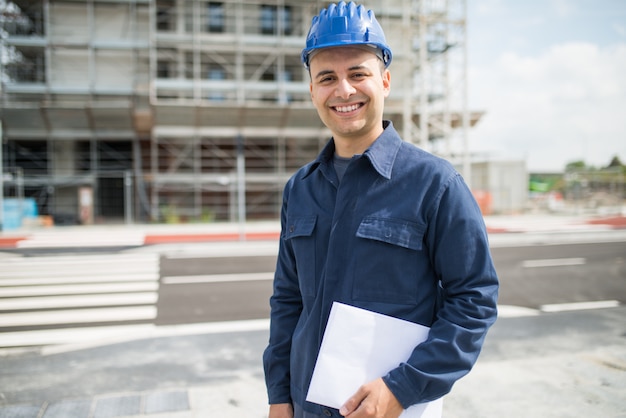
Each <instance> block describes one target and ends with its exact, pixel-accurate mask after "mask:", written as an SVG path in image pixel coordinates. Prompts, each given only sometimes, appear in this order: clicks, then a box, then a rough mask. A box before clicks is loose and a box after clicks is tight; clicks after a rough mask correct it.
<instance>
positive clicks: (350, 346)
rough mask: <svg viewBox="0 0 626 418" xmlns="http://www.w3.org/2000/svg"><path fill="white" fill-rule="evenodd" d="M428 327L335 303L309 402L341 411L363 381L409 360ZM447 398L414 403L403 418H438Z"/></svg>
mask: <svg viewBox="0 0 626 418" xmlns="http://www.w3.org/2000/svg"><path fill="white" fill-rule="evenodd" d="M429 330H430V328H428V327H425V326H423V325H419V324H415V323H413V322H409V321H405V320H402V319H398V318H393V317H391V316H387V315H382V314H379V313H376V312H371V311H368V310H366V309H361V308H356V307H354V306H350V305H345V304H343V303H338V302H334V303H333V306H332V307H331V310H330V316H329V318H328V324H327V325H326V331H325V332H324V337H323V339H322V345H321V347H320V352H319V355H318V358H317V362H316V363H315V369H314V370H313V377H312V379H311V385H310V387H309V392H308V394H307V397H306V400H307V401H309V402H313V403H317V404H320V405H325V406H328V407H331V408H336V409H339V408H340V407H341V406H342V405H343V404H344V403H345V402H346V401H347V400H348V398H350V397H351V396H352V395H354V393H355V392H356V391H357V390H358V388H359V387H361V385H363V384H365V383H367V382H370V381H372V380H375V379H377V378H379V377H382V376H384V375H386V374H387V373H388V372H389V371H390V370H392V369H394V368H396V367H398V365H399V364H400V363H403V362H405V361H406V360H408V358H409V356H410V355H411V353H412V352H413V349H414V348H415V347H416V346H417V345H418V344H419V343H420V342H422V341H424V340H426V338H427V337H428V331H429ZM442 406H443V398H440V399H437V400H434V401H432V402H427V403H422V404H417V405H413V406H411V407H410V408H408V409H406V410H405V411H404V412H403V413H402V415H400V417H401V418H440V417H441V413H442Z"/></svg>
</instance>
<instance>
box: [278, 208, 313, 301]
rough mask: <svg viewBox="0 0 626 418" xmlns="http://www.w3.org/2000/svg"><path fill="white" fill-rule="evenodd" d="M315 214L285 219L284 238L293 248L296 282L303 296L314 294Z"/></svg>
mask: <svg viewBox="0 0 626 418" xmlns="http://www.w3.org/2000/svg"><path fill="white" fill-rule="evenodd" d="M316 222H317V217H316V216H315V215H311V216H302V217H292V218H289V219H288V220H287V227H286V228H285V231H284V235H285V239H286V240H287V241H289V243H290V244H291V247H292V248H293V254H294V257H295V260H296V270H297V274H298V284H299V286H300V292H301V293H302V296H303V297H313V296H315V289H316V283H315V277H316V275H315V260H316V254H315V236H314V231H315V224H316Z"/></svg>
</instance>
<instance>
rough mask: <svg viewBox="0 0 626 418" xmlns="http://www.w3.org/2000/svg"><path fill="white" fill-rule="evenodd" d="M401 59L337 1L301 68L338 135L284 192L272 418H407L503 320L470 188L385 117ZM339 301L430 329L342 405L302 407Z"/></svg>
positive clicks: (470, 360)
mask: <svg viewBox="0 0 626 418" xmlns="http://www.w3.org/2000/svg"><path fill="white" fill-rule="evenodd" d="M391 58H392V54H391V50H390V49H389V47H388V46H387V44H386V41H385V37H384V34H383V31H382V28H381V27H380V26H379V24H378V22H377V21H376V19H375V17H374V15H373V13H372V12H371V11H366V10H364V9H363V6H357V5H356V4H354V3H353V2H350V3H349V4H346V3H344V2H340V3H339V4H337V5H335V4H332V5H330V6H329V7H328V9H324V10H322V11H321V13H320V15H319V16H316V17H315V18H314V19H313V21H312V26H311V29H310V31H309V35H308V37H307V46H306V48H305V49H304V51H303V53H302V60H303V63H304V65H305V67H306V68H308V69H309V72H310V76H311V83H310V91H311V99H312V101H313V104H314V105H315V107H316V109H317V111H318V114H319V116H320V118H321V120H322V121H323V122H324V124H325V125H326V126H327V127H328V128H329V129H330V131H331V132H332V138H331V139H330V141H329V142H328V143H327V145H326V146H325V148H324V149H323V150H322V152H321V153H320V155H319V156H318V158H317V159H316V160H315V161H313V162H311V163H309V164H308V165H306V166H304V167H303V168H301V169H300V170H299V171H298V172H297V173H296V174H295V175H294V176H293V177H292V178H291V179H290V180H289V181H288V183H287V185H286V186H285V189H284V195H283V207H282V212H281V225H282V233H281V238H280V249H279V254H278V262H277V268H276V273H275V277H274V293H273V295H272V297H271V300H270V305H271V326H270V341H269V345H268V347H267V349H266V351H265V353H264V367H265V375H266V383H267V388H268V395H269V403H270V413H269V418H292V417H296V418H313V417H327V416H335V417H339V416H349V417H351V418H363V417H377V418H383V417H385V418H397V417H398V416H399V415H400V414H401V413H402V411H403V409H406V408H408V407H409V406H411V405H413V404H416V403H421V402H426V401H431V400H434V399H437V398H440V397H441V396H443V395H445V394H446V393H448V392H449V391H450V389H451V387H452V385H453V383H454V382H455V381H456V380H458V379H459V378H460V377H462V376H463V375H465V374H466V373H467V372H469V370H470V369H471V367H472V366H473V364H474V362H475V361H476V358H477V356H478V353H479V351H480V348H481V346H482V343H483V340H484V337H485V334H486V332H487V329H488V328H489V327H490V326H491V324H492V323H493V322H494V321H495V318H496V298H497V290H498V279H497V277H496V273H495V270H494V267H493V263H492V260H491V256H490V253H489V246H488V242H487V234H486V231H485V226H484V223H483V219H482V216H481V213H480V211H479V209H478V206H477V205H476V203H475V201H474V199H473V197H472V195H471V192H470V191H469V190H468V188H467V186H466V185H465V183H464V182H463V179H462V178H461V177H460V175H459V174H458V173H457V172H456V171H454V169H453V168H452V167H451V165H450V164H448V163H447V162H445V161H444V160H442V159H439V158H437V157H435V156H433V155H431V154H429V153H427V152H425V151H422V150H420V149H419V148H417V147H415V146H413V145H411V144H409V143H407V142H403V141H402V140H401V139H400V137H399V135H398V133H397V132H396V131H395V129H394V127H393V125H392V124H391V123H390V122H389V121H383V108H384V101H385V98H386V97H387V96H388V95H389V91H390V86H391V77H390V72H389V70H388V69H387V67H388V65H389V64H390V62H391ZM335 301H336V302H341V303H345V304H348V305H352V306H356V307H359V308H364V309H368V310H370V311H374V312H378V313H382V314H385V315H390V316H393V317H396V318H400V319H404V320H408V321H411V322H414V323H418V324H421V325H425V326H428V327H430V333H429V337H428V339H427V340H426V341H425V342H423V343H421V344H419V345H418V346H417V347H415V349H414V351H413V353H412V355H411V356H410V358H409V359H408V361H407V362H406V363H402V364H400V365H398V367H397V368H395V369H393V370H391V371H390V372H389V373H388V374H387V375H385V376H381V377H380V378H378V379H376V380H374V381H372V382H369V383H366V384H364V385H363V386H362V387H361V388H360V389H359V390H358V391H357V393H355V394H354V395H353V396H352V397H351V398H350V399H346V402H345V404H344V405H343V406H342V407H341V409H340V410H334V409H331V408H327V407H324V406H322V405H316V404H313V403H310V402H307V401H306V400H305V399H306V394H307V390H308V387H309V383H310V380H311V375H312V373H313V368H314V366H315V361H316V359H317V355H318V351H319V347H320V344H321V340H322V336H323V334H324V329H325V326H326V323H327V320H328V315H329V312H330V307H331V305H332V303H333V302H335Z"/></svg>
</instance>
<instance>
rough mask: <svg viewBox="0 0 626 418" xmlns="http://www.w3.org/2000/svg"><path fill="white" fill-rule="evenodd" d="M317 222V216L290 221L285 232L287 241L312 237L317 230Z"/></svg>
mask: <svg viewBox="0 0 626 418" xmlns="http://www.w3.org/2000/svg"><path fill="white" fill-rule="evenodd" d="M316 221H317V216H315V215H311V216H302V217H298V218H291V219H289V220H288V222H287V228H286V230H285V239H291V238H295V237H308V236H311V235H312V234H313V230H314V229H315V223H316Z"/></svg>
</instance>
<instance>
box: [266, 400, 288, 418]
mask: <svg viewBox="0 0 626 418" xmlns="http://www.w3.org/2000/svg"><path fill="white" fill-rule="evenodd" d="M267 418H293V407H292V406H291V404H290V403H276V404H272V405H270V414H269V416H268V417H267Z"/></svg>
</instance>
